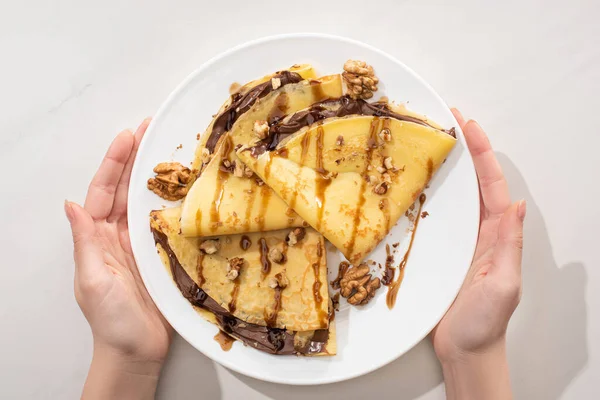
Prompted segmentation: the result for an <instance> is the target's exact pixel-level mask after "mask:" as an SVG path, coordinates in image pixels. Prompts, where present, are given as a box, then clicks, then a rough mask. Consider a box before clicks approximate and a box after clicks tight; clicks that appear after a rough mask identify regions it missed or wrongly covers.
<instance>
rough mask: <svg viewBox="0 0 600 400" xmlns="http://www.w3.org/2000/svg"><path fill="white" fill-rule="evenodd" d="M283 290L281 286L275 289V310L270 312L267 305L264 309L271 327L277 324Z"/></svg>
mask: <svg viewBox="0 0 600 400" xmlns="http://www.w3.org/2000/svg"><path fill="white" fill-rule="evenodd" d="M281 290H282V289H281V288H280V287H276V288H275V289H274V292H275V299H274V306H273V310H272V311H271V312H269V311H268V310H267V308H266V307H265V310H264V318H265V324H266V325H267V326H268V327H269V328H272V327H274V326H275V324H276V323H277V315H278V314H279V310H281Z"/></svg>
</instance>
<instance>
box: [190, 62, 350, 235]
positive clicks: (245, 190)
mask: <svg viewBox="0 0 600 400" xmlns="http://www.w3.org/2000/svg"><path fill="white" fill-rule="evenodd" d="M300 68H301V67H297V68H296V72H290V71H284V72H280V73H277V74H275V75H274V76H277V77H278V78H271V80H266V81H264V82H263V81H262V80H261V81H256V82H255V83H251V84H248V85H246V86H245V87H244V89H243V90H241V91H240V92H239V93H240V94H239V96H237V97H236V95H234V96H233V99H232V100H231V101H233V102H232V103H231V104H228V105H226V106H224V107H223V108H222V111H221V112H220V114H219V115H218V116H217V117H216V118H215V120H214V121H213V123H211V126H209V128H208V131H207V132H206V133H205V135H204V137H206V139H203V140H205V141H203V142H201V144H200V145H199V147H198V150H197V152H196V159H195V160H194V163H193V166H194V168H196V169H198V170H201V171H202V173H201V174H200V176H199V177H198V179H197V180H196V181H195V183H194V184H193V186H192V187H191V188H190V190H189V193H188V195H187V197H186V198H185V199H184V201H183V206H182V215H181V231H182V233H183V234H184V235H185V236H214V235H229V234H235V233H246V232H260V231H269V230H277V229H283V228H288V227H297V226H302V223H303V221H302V219H301V218H300V217H299V216H298V215H297V214H296V213H295V212H294V211H293V209H291V208H290V207H288V205H287V204H286V203H285V202H284V201H282V200H281V199H280V198H279V197H278V196H277V195H276V194H275V193H274V192H273V191H272V190H271V189H270V188H269V187H268V186H265V185H263V182H262V181H260V179H257V177H256V176H255V175H253V173H252V171H251V170H247V169H245V167H244V165H243V163H242V162H240V160H239V159H238V158H237V156H236V154H235V148H234V145H233V143H234V141H233V140H232V138H231V132H233V131H235V132H240V131H242V132H248V134H250V133H251V132H253V131H254V122H255V121H257V120H260V121H267V122H275V121H277V120H279V119H281V118H282V117H283V116H285V115H286V114H288V113H294V112H296V111H298V110H301V109H303V108H306V107H308V106H310V105H311V104H313V103H315V102H320V101H323V100H326V99H329V98H338V97H340V96H341V94H342V83H341V78H340V76H339V75H332V76H326V77H322V78H320V79H318V80H314V79H310V80H304V81H300V79H301V78H302V77H310V76H311V75H312V74H313V72H312V68H309V67H306V66H304V67H302V68H303V69H300ZM301 74H302V75H301ZM265 79H266V78H263V80H265ZM273 79H278V81H276V83H275V84H273V83H272V81H273ZM261 82H262V83H261ZM257 83H258V84H257ZM257 88H258V89H260V90H257ZM261 88H262V89H261ZM236 99H237V100H236ZM238 109H239V111H235V110H238ZM232 115H233V116H232ZM225 117H227V118H225ZM223 121H226V122H223ZM203 151H204V153H205V155H206V154H208V153H210V161H208V163H206V164H202V162H201V158H202V152H203ZM206 158H207V157H205V160H206ZM248 172H249V174H248Z"/></svg>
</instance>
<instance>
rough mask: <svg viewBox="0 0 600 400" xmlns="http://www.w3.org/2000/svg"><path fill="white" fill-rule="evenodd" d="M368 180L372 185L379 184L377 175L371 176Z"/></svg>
mask: <svg viewBox="0 0 600 400" xmlns="http://www.w3.org/2000/svg"><path fill="white" fill-rule="evenodd" d="M368 180H369V183H370V184H371V185H377V184H379V178H378V177H377V175H369V176H368Z"/></svg>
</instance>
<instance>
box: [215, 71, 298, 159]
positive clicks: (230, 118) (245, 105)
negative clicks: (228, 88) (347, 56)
mask: <svg viewBox="0 0 600 400" xmlns="http://www.w3.org/2000/svg"><path fill="white" fill-rule="evenodd" d="M273 78H279V80H280V81H281V86H285V85H287V84H290V83H298V82H300V81H301V80H302V77H301V76H300V75H299V74H297V73H295V72H290V71H281V72H278V73H276V74H275V75H273ZM281 86H280V87H281ZM272 91H273V83H272V80H271V79H269V80H268V81H266V82H264V83H261V84H260V85H256V86H255V87H253V88H252V89H250V90H249V91H248V92H246V93H244V94H241V93H239V92H238V93H235V94H233V95H232V99H231V104H230V105H229V107H227V108H226V109H225V110H224V111H223V112H222V113H221V114H220V115H219V116H218V117H217V118H216V119H215V123H214V124H213V127H212V132H211V133H210V136H209V137H208V140H207V141H206V148H207V149H208V151H210V152H211V154H212V153H214V151H215V146H216V145H217V142H218V141H219V138H220V137H221V136H222V135H223V134H224V133H225V132H227V131H229V130H230V129H231V127H232V126H233V124H234V123H235V121H237V120H238V118H239V117H240V115H242V114H243V113H245V112H246V111H248V110H249V109H250V107H252V106H253V105H254V103H256V100H258V99H260V98H262V97H265V96H266V95H268V94H269V93H271V92H272Z"/></svg>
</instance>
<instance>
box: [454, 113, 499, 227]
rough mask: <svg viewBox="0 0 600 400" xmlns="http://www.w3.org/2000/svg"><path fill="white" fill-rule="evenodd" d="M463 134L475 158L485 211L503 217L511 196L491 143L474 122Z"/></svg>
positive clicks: (466, 127) (469, 124)
mask: <svg viewBox="0 0 600 400" xmlns="http://www.w3.org/2000/svg"><path fill="white" fill-rule="evenodd" d="M463 133H464V135H465V139H466V140H467V146H468V147H469V151H470V152H471V156H472V157H473V164H475V171H476V172H477V178H478V179H479V190H480V191H481V197H482V199H483V204H484V207H485V210H486V212H487V213H489V214H491V215H501V214H503V213H504V212H505V211H506V210H507V209H508V207H510V195H509V193H508V185H507V183H506V180H505V179H504V174H503V173H502V168H500V164H499V163H498V160H496V156H495V155H494V151H493V150H492V146H491V145H490V141H489V140H488V138H487V136H486V135H485V132H483V129H481V127H480V126H479V124H478V123H477V122H475V121H473V120H470V121H469V122H467V123H466V124H465V126H464V129H463Z"/></svg>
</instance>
